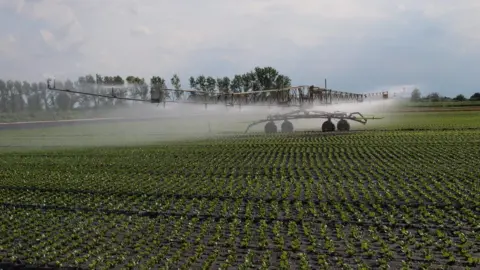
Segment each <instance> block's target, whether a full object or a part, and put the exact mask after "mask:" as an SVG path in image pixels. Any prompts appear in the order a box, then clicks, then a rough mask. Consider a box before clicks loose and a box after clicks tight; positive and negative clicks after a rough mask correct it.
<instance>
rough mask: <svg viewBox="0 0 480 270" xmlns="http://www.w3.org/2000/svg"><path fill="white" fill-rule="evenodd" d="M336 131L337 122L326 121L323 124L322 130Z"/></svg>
mask: <svg viewBox="0 0 480 270" xmlns="http://www.w3.org/2000/svg"><path fill="white" fill-rule="evenodd" d="M332 131H335V124H333V122H332V121H329V120H327V121H325V122H323V124H322V132H332Z"/></svg>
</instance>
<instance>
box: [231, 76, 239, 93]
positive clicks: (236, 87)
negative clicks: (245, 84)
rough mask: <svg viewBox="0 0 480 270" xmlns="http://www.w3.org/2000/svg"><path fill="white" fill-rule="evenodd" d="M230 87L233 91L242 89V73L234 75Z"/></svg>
mask: <svg viewBox="0 0 480 270" xmlns="http://www.w3.org/2000/svg"><path fill="white" fill-rule="evenodd" d="M230 89H232V91H233V92H234V93H238V92H240V91H241V90H242V75H238V74H237V75H235V76H234V77H233V79H232V82H231V83H230Z"/></svg>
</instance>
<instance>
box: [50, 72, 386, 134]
mask: <svg viewBox="0 0 480 270" xmlns="http://www.w3.org/2000/svg"><path fill="white" fill-rule="evenodd" d="M47 88H48V89H49V90H53V91H59V92H63V93H69V94H79V95H86V96H92V97H94V98H104V99H105V98H108V99H118V100H128V101H136V102H147V103H157V105H158V104H160V103H163V106H164V107H165V106H166V103H180V104H185V105H187V104H189V105H195V104H196V105H204V106H205V109H207V105H209V104H213V105H220V104H224V105H225V106H226V107H227V108H228V107H234V106H235V107H238V108H239V109H240V110H241V108H242V107H249V106H268V107H278V108H280V107H281V108H285V107H296V108H298V109H296V110H294V111H292V112H289V113H284V114H273V115H268V116H267V117H266V118H265V119H261V120H258V121H255V122H253V123H250V124H249V125H248V127H247V129H246V130H245V133H247V132H248V130H249V129H250V128H251V127H252V126H255V125H258V124H261V123H266V124H265V128H264V129H265V133H267V134H271V133H276V132H278V127H277V125H276V124H275V122H278V121H283V122H282V124H281V126H280V131H281V132H283V133H286V132H293V130H294V127H293V124H292V122H291V121H290V120H297V119H326V121H324V122H323V124H322V125H321V129H322V131H323V132H333V131H335V130H337V131H349V130H350V124H349V122H348V121H355V122H358V123H361V124H363V125H365V124H366V123H367V120H373V119H382V118H379V117H364V116H363V115H362V114H361V113H359V112H353V113H346V112H339V111H335V112H333V113H331V112H325V111H317V110H312V108H313V107H314V106H328V105H331V104H334V103H337V104H338V103H362V102H364V100H365V99H366V98H368V99H370V98H373V99H375V98H376V97H380V98H382V99H388V92H378V93H373V94H368V95H367V94H359V93H348V92H343V91H338V90H332V89H328V88H327V85H326V80H325V87H317V86H314V85H310V86H308V85H301V86H290V87H285V88H280V89H267V90H258V91H247V92H232V91H230V90H229V91H223V92H205V91H199V90H195V89H191V90H181V89H167V88H158V87H151V91H150V98H143V99H141V98H138V97H135V96H133V97H132V96H131V97H128V96H125V95H120V94H118V93H116V90H115V89H114V88H113V87H112V88H111V94H109V92H110V90H107V89H102V92H100V93H98V92H97V93H88V92H82V91H77V90H72V89H65V88H57V87H56V86H55V81H54V80H52V79H49V80H47ZM105 90H106V91H105ZM332 120H338V122H337V124H336V125H335V124H334V123H333V121H332Z"/></svg>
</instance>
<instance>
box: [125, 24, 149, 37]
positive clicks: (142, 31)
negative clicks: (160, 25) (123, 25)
mask: <svg viewBox="0 0 480 270" xmlns="http://www.w3.org/2000/svg"><path fill="white" fill-rule="evenodd" d="M151 32H152V31H150V29H149V28H148V27H146V26H137V27H135V28H132V29H130V34H132V36H135V37H138V36H148V35H150V34H151Z"/></svg>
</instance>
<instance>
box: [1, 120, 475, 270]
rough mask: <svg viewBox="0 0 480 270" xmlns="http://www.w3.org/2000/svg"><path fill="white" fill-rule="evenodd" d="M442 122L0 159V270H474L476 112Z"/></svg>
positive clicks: (54, 151)
mask: <svg viewBox="0 0 480 270" xmlns="http://www.w3.org/2000/svg"><path fill="white" fill-rule="evenodd" d="M423 117H424V119H427V118H429V117H431V118H430V119H435V118H434V117H433V116H429V115H426V116H423ZM456 117H457V118H455V119H456V120H455V121H456V122H455V121H453V120H452V122H450V123H444V129H441V128H435V129H425V130H410V129H409V128H407V126H406V125H404V126H403V129H404V130H392V129H390V130H386V131H379V130H377V131H360V132H355V133H348V134H343V135H328V134H327V135H326V134H322V133H320V132H298V133H295V134H277V135H272V136H266V135H264V134H252V135H231V136H226V137H225V136H218V137H212V138H206V139H203V140H196V141H183V142H175V143H156V144H151V145H142V146H136V147H126V146H125V147H97V148H80V149H63V150H62V149H52V150H48V151H46V150H45V151H32V152H29V151H22V152H5V153H0V179H1V181H0V233H1V235H2V237H0V268H2V266H6V265H7V264H8V263H14V262H16V263H17V264H18V263H19V264H25V265H29V264H31V265H37V266H42V265H50V266H52V267H55V266H60V265H61V266H77V267H83V268H98V269H103V268H112V267H115V268H123V269H134V268H135V269H137V268H140V269H142V268H143V269H151V268H160V269H169V268H177V267H179V268H182V269H219V268H221V269H226V268H228V267H232V268H235V269H239V268H240V269H246V268H252V267H253V268H262V269H272V268H273V269H324V268H327V269H387V268H388V267H390V268H392V269H401V268H403V269H408V268H410V269H419V268H422V267H425V268H427V267H433V268H438V267H442V266H445V265H451V266H452V267H454V268H455V267H456V268H461V269H466V268H472V269H474V268H478V267H479V266H480V249H479V246H480V186H479V185H478V179H480V170H478V164H480V156H479V155H478V153H480V143H479V142H480V133H479V132H478V131H479V130H478V129H477V128H478V127H476V125H478V123H477V124H475V123H471V122H470V120H471V119H472V118H475V117H478V116H475V115H473V114H470V115H468V117H467V116H465V115H464V116H461V114H458V115H457V116H456ZM452 119H453V118H452ZM410 121H414V120H410ZM417 121H419V120H417ZM437 121H439V120H437ZM417 123H420V122H417Z"/></svg>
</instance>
